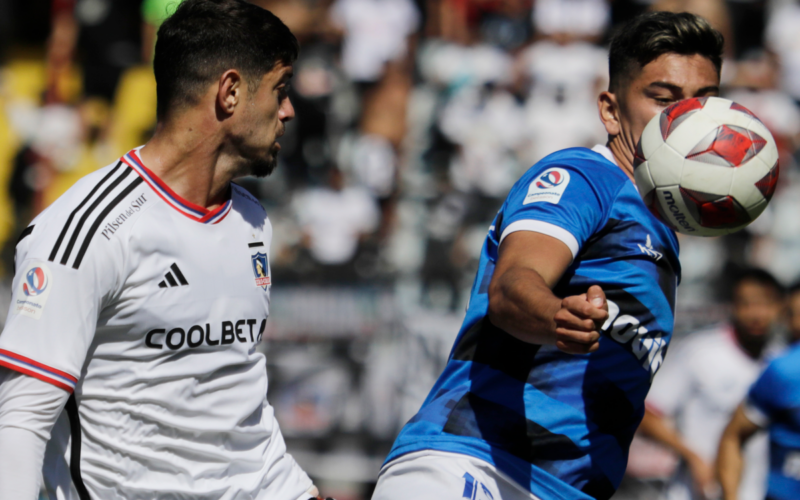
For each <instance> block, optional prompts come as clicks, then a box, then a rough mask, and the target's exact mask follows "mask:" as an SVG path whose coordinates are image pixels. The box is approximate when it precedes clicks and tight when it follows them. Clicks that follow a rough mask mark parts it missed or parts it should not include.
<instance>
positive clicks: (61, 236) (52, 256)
mask: <svg viewBox="0 0 800 500" xmlns="http://www.w3.org/2000/svg"><path fill="white" fill-rule="evenodd" d="M121 165H122V161H119V162H117V166H115V167H114V168H112V169H111V172H109V173H108V174H106V176H105V177H103V178H102V179H101V180H100V182H98V183H97V185H95V187H93V188H92V190H91V191H89V194H88V195H86V198H84V199H83V201H82V202H81V203H80V205H78V206H77V207H75V210H73V211H72V213H71V214H69V218H68V219H67V223H66V224H64V229H62V230H61V234H59V235H58V239H57V240H56V244H55V245H54V246H53V251H52V252H50V258H49V259H48V260H49V261H50V262H52V261H53V260H55V258H56V254H58V247H60V246H61V242H62V241H64V237H65V236H66V235H67V231H68V230H69V226H70V224H72V219H73V218H75V214H76V213H78V211H79V210H80V209H81V208H83V206H84V205H85V204H86V203H87V202H88V201H89V200H90V199H91V198H92V196H94V194H95V193H96V192H97V190H98V189H100V186H102V185H103V184H105V182H106V181H107V180H108V179H109V178H111V176H112V175H114V173H115V172H116V171H117V170H119V167H120V166H121Z"/></svg>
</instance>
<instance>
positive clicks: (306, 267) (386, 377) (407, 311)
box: [0, 0, 800, 500]
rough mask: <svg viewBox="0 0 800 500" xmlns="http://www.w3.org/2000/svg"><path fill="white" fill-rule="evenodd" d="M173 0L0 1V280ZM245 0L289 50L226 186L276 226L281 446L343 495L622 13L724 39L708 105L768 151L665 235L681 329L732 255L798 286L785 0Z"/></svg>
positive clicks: (151, 118)
mask: <svg viewBox="0 0 800 500" xmlns="http://www.w3.org/2000/svg"><path fill="white" fill-rule="evenodd" d="M178 1H179V0H0V61H2V65H1V66H0V186H3V188H2V189H0V248H2V253H1V254H0V256H1V257H2V259H1V260H0V262H2V267H1V268H0V278H2V279H3V280H5V282H6V283H8V282H9V281H10V279H11V276H12V270H13V255H14V246H15V241H16V236H17V235H18V234H19V233H20V231H21V230H22V229H23V228H24V227H26V225H27V224H28V223H29V222H30V220H31V219H32V218H33V217H34V216H35V215H36V214H37V213H39V212H40V211H41V210H43V209H44V208H45V207H47V205H48V204H49V203H51V202H52V201H53V200H54V199H55V198H57V197H58V196H59V195H61V194H62V193H63V192H64V191H65V190H66V189H68V188H69V187H70V186H71V185H72V184H73V183H74V182H75V181H76V180H77V179H79V178H80V177H82V176H83V175H85V174H87V173H89V172H91V171H93V170H95V169H97V168H100V167H102V166H104V165H106V164H108V163H110V162H112V161H113V160H114V159H116V158H117V157H118V156H120V155H122V154H124V153H125V152H127V151H128V150H129V149H131V148H134V147H136V146H138V145H141V144H143V143H144V142H146V141H147V139H148V137H149V135H150V134H151V133H152V131H153V130H154V127H155V118H156V117H155V81H154V78H153V75H152V69H151V67H150V61H151V59H152V54H153V47H154V44H155V39H156V33H157V29H158V26H159V25H160V23H161V22H162V21H163V20H164V19H165V18H166V17H167V16H168V15H169V13H170V12H171V11H172V9H174V6H175V5H176V3H177V2H178ZM254 2H255V3H257V4H259V5H261V6H263V7H264V8H267V9H269V10H271V11H272V12H274V13H275V14H276V15H277V16H278V17H280V18H281V19H282V20H283V21H284V22H285V23H286V24H287V25H288V26H289V27H290V28H291V30H292V31H293V32H294V33H295V35H296V36H297V38H298V39H299V41H300V45H301V53H300V58H299V59H298V61H297V62H296V64H295V68H294V72H295V76H294V81H293V83H292V89H291V93H290V97H291V100H292V102H293V104H294V107H295V110H296V118H295V119H294V120H293V121H292V122H291V123H289V124H288V126H287V130H286V134H285V135H284V137H283V138H282V140H281V145H282V150H281V157H280V166H279V168H278V169H277V170H276V172H275V173H274V174H273V175H272V176H271V177H270V178H268V179H266V180H255V179H244V180H242V181H241V184H242V185H243V186H245V187H246V188H247V189H248V190H249V191H251V192H252V193H253V194H254V195H255V196H256V197H258V198H259V199H260V200H261V201H262V203H263V204H264V206H265V207H266V208H267V210H268V213H269V216H270V219H271V221H272V224H273V226H274V229H275V230H274V241H273V247H272V258H271V265H272V272H273V281H274V283H275V288H274V290H273V296H274V297H273V307H272V313H273V317H274V321H273V320H272V319H271V321H272V322H273V323H272V326H271V327H270V328H271V330H270V332H271V335H270V338H271V341H270V342H271V344H270V346H269V347H268V350H269V351H270V357H269V359H270V370H271V375H270V377H271V379H270V380H271V382H273V383H272V384H271V387H270V391H271V396H270V399H271V401H272V402H273V404H275V405H276V407H277V408H278V410H277V411H278V416H279V420H281V423H282V426H283V428H284V429H285V431H286V434H287V438H288V440H289V444H290V449H291V448H292V447H293V446H295V447H296V449H297V450H300V451H298V452H297V454H298V460H299V461H300V462H301V463H302V464H303V465H304V466H305V467H307V468H309V469H310V472H311V473H312V475H316V476H317V477H318V478H319V477H322V478H323V482H324V479H325V478H329V479H330V481H329V482H330V484H334V485H338V486H335V488H338V490H337V489H335V488H334V489H335V491H337V492H338V493H337V495H338V496H339V498H340V500H342V499H345V500H346V499H348V498H352V499H356V498H361V495H364V494H365V493H364V492H365V491H368V486H365V487H364V486H360V484H362V483H369V482H370V481H372V480H374V476H375V474H376V472H377V467H378V466H379V465H380V462H381V459H382V455H383V454H385V451H386V446H387V445H388V444H389V443H391V440H392V438H393V436H394V434H395V433H396V432H397V430H398V429H399V426H400V425H402V423H403V421H404V419H405V418H407V417H408V416H410V414H412V413H413V412H414V411H415V410H416V408H417V405H418V404H419V402H420V401H421V399H422V398H423V397H424V395H425V394H426V392H427V390H428V388H429V387H430V384H431V383H432V382H433V380H434V379H435V376H436V375H437V374H438V371H439V370H440V369H441V367H442V366H443V361H444V359H445V358H446V356H447V352H448V349H449V347H450V345H451V343H452V340H453V338H454V337H455V334H456V332H457V329H458V326H459V323H460V319H461V315H462V314H463V308H464V305H465V302H466V300H467V295H468V294H467V293H466V292H467V290H468V287H469V286H470V284H471V280H472V278H473V276H474V272H475V269H476V265H477V258H478V256H479V252H480V247H481V245H482V241H483V238H484V237H485V234H486V230H487V228H488V226H489V224H490V222H491V220H492V218H493V216H494V214H495V212H496V210H497V209H498V208H499V206H500V204H501V203H502V201H503V199H504V198H505V195H506V194H507V192H508V190H509V189H510V187H511V186H512V185H513V183H514V182H515V180H516V179H517V178H518V177H519V176H520V175H521V174H522V173H523V172H524V171H525V170H526V169H527V168H529V167H530V166H531V165H532V164H533V163H535V162H536V161H537V160H539V159H540V158H542V157H544V156H546V155H547V154H549V153H551V152H554V151H556V150H558V149H562V148H565V147H572V146H589V147H591V146H593V145H594V144H598V143H605V131H604V130H603V128H602V126H601V124H600V121H599V120H598V118H597V107H596V96H597V94H598V92H599V91H600V90H602V89H604V88H605V87H606V85H607V51H606V48H605V46H604V44H605V43H606V42H607V40H608V39H609V36H610V34H612V33H613V30H614V29H615V28H616V27H618V26H620V24H621V23H623V22H624V21H626V20H628V19H630V18H631V17H633V16H635V15H637V14H638V13H641V12H644V11H646V10H651V9H655V10H669V11H690V12H693V13H696V14H699V15H701V16H703V17H705V18H706V19H708V20H709V21H710V22H711V23H712V25H714V26H715V27H716V28H717V29H719V30H720V31H721V32H722V33H723V34H724V35H725V38H726V53H725V55H726V60H725V63H724V65H723V74H722V83H723V95H724V96H726V97H729V98H731V99H734V100H736V101H737V102H739V103H741V104H743V105H744V106H746V107H747V108H749V109H750V110H751V111H753V112H754V113H755V114H756V115H758V116H759V117H760V118H761V119H762V121H763V122H764V123H765V124H766V125H767V127H769V128H770V130H771V131H772V133H773V135H774V136H775V138H776V140H777V143H778V145H779V149H780V155H781V160H780V165H781V173H780V180H779V183H778V188H777V192H776V194H775V197H774V198H773V200H772V203H771V204H770V206H769V207H768V209H767V211H766V212H765V213H764V214H763V215H762V216H761V217H760V218H759V219H758V220H757V221H756V222H755V223H753V224H752V225H751V226H749V227H748V229H747V230H745V231H741V232H739V233H737V234H735V235H732V236H728V237H725V238H681V262H682V267H683V280H682V285H681V287H680V291H679V309H678V317H677V322H678V327H677V330H678V334H680V333H685V332H687V331H690V330H692V329H694V328H696V327H699V326H702V325H706V324H709V323H711V322H714V321H724V320H725V319H726V318H727V314H728V309H727V307H726V306H725V301H726V299H728V298H730V293H729V292H730V288H731V282H730V279H731V276H733V275H734V271H735V270H737V269H740V268H743V267H746V266H758V267H761V268H764V269H766V270H768V271H770V272H772V273H773V274H774V275H775V276H777V278H778V280H779V281H780V282H781V284H782V285H788V284H790V283H792V282H794V281H795V280H797V279H798V278H800V259H798V258H797V257H796V256H797V255H798V252H800V217H797V215H796V214H797V213H798V212H799V211H800V166H798V160H800V156H798V151H799V150H798V147H799V146H800V30H798V29H797V27H798V26H800V2H798V1H796V0H654V1H650V0H254ZM6 286H7V285H6ZM3 293H4V294H5V295H7V292H3ZM398 374H399V375H398ZM353 408H356V410H353ZM282 412H283V415H282ZM331 436H334V437H333V438H332V437H331ZM321 437H324V438H325V439H322V438H321ZM376 443H377V444H376ZM337 453H338V455H337ZM331 456H335V457H336V460H328V458H329V457H331ZM354 471H356V472H354ZM337 481H338V482H337ZM354 484H355V485H356V486H353V485H354ZM365 488H366V489H365Z"/></svg>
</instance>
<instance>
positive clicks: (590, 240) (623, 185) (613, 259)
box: [387, 148, 680, 500]
mask: <svg viewBox="0 0 800 500" xmlns="http://www.w3.org/2000/svg"><path fill="white" fill-rule="evenodd" d="M565 174H566V175H565ZM519 221H525V222H519ZM530 221H538V222H534V224H536V223H541V222H545V223H547V224H548V225H552V226H547V227H556V228H561V229H563V230H566V232H568V233H569V235H571V236H572V237H574V242H573V243H576V244H577V248H576V249H575V250H577V252H576V253H577V255H576V258H575V260H574V261H573V263H572V264H571V265H570V267H569V268H568V269H567V271H566V272H565V273H564V275H563V277H562V278H561V280H560V281H559V283H558V284H557V286H556V287H555V288H554V290H553V291H554V293H555V294H556V295H557V296H559V297H567V296H571V295H579V294H582V293H585V292H586V290H587V289H588V288H589V287H590V286H591V285H594V284H597V285H600V286H602V287H603V290H604V291H605V293H606V296H607V298H608V300H609V314H610V318H609V320H608V321H607V322H606V324H605V325H604V327H603V331H602V336H601V339H600V348H599V349H598V350H597V351H596V352H594V353H591V354H587V355H570V354H565V353H562V352H561V351H559V350H558V349H556V348H555V347H554V346H540V345H534V344H528V343H525V342H522V341H520V340H517V339H516V338H514V337H512V336H511V335H509V334H508V333H506V332H504V331H503V330H501V329H499V328H497V327H495V326H494V325H493V324H492V323H491V322H490V321H489V319H488V317H487V309H488V295H487V291H488V288H489V283H490V281H491V278H492V274H493V272H494V266H495V262H496V260H497V250H498V245H499V240H500V238H501V236H502V235H503V232H504V230H505V229H506V228H508V227H509V226H510V225H512V224H514V223H515V222H519V223H518V224H517V226H519V225H520V224H523V225H524V224H531V222H530ZM546 234H547V233H546ZM559 239H561V240H562V241H564V240H565V239H567V240H568V239H569V238H564V237H560V238H559ZM679 266H680V264H679V262H678V242H677V238H676V236H675V233H674V232H673V231H672V230H671V229H669V228H667V227H666V226H665V225H664V224H662V223H661V222H659V221H658V220H657V219H656V218H655V217H653V216H652V215H651V214H650V212H649V211H648V210H647V208H646V207H645V205H644V203H643V202H642V200H641V198H640V196H639V193H638V192H637V190H636V187H635V186H634V184H633V183H632V182H631V181H630V180H629V179H628V177H627V176H626V175H625V174H624V173H623V171H622V170H621V169H620V168H619V167H617V166H616V165H615V164H613V163H611V162H610V161H609V160H607V159H606V158H605V157H603V156H602V155H601V154H599V153H596V152H594V151H592V150H589V149H585V148H572V149H566V150H563V151H559V152H557V153H554V154H552V155H550V156H548V157H546V158H544V159H543V160H541V161H540V162H539V163H537V164H536V165H534V166H533V167H532V168H531V169H530V170H528V172H527V173H526V174H525V175H524V176H523V177H522V178H521V179H520V180H519V181H518V182H517V183H516V184H515V185H514V187H513V188H512V189H511V192H510V193H509V195H508V197H507V198H506V201H505V203H504V204H503V206H502V207H501V209H500V211H499V212H498V214H497V216H496V217H495V220H494V223H493V225H492V226H491V227H490V228H489V233H488V235H487V237H486V240H485V243H484V245H483V250H482V252H481V259H480V266H479V269H478V273H477V276H476V277H475V282H474V284H473V287H472V292H471V296H470V303H469V307H468V308H467V314H466V318H465V319H464V323H463V325H462V327H461V330H460V332H459V334H458V337H457V338H456V342H455V344H454V346H453V349H452V351H451V353H450V358H449V360H448V363H447V366H446V367H445V369H444V372H443V373H442V375H441V376H440V377H439V380H438V381H437V382H436V384H435V385H434V387H433V389H432V390H431V392H430V394H429V395H428V397H427V399H426V400H425V402H424V403H423V405H422V408H421V409H420V411H419V412H418V413H417V414H416V415H415V416H414V417H413V418H412V419H411V420H410V421H409V422H408V423H407V424H406V425H405V427H404V428H403V430H402V431H401V432H400V435H399V436H398V437H397V440H396V441H395V443H394V446H393V448H392V451H391V452H390V454H389V456H388V457H387V463H388V462H390V461H391V460H393V459H395V458H397V457H399V456H401V455H403V454H406V453H411V452H414V451H420V450H425V449H434V450H441V451H447V452H456V453H462V454H466V455H471V456H474V457H477V458H479V459H481V460H484V461H486V462H489V463H490V464H493V465H494V466H495V467H496V468H498V469H499V470H501V471H502V472H504V473H506V474H507V475H508V476H510V477H511V478H512V479H514V480H515V481H517V482H518V483H519V484H520V485H522V486H523V487H525V488H529V489H530V491H531V492H532V493H533V494H535V495H537V496H538V497H540V498H542V500H550V499H564V500H575V499H590V498H594V499H607V498H609V497H611V495H612V494H613V493H614V491H615V490H616V488H617V487H618V486H619V483H620V481H621V479H622V476H623V473H624V471H625V467H626V464H627V457H628V448H629V446H630V442H631V439H632V438H633V434H634V432H635V430H636V428H637V427H638V425H639V423H640V421H641V419H642V416H643V414H644V400H645V396H646V394H647V391H648V390H649V388H650V382H651V380H652V377H653V375H654V374H655V372H656V370H657V369H658V367H659V366H660V365H661V362H662V361H663V356H664V355H665V354H666V350H667V345H668V343H669V340H670V337H671V335H672V327H673V320H674V305H675V304H674V300H675V293H676V287H677V281H678V278H679V274H680V267H679Z"/></svg>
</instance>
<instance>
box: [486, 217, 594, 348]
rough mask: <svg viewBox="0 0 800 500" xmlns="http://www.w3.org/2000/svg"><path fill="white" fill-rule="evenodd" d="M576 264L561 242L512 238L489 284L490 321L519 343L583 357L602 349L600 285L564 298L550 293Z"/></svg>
mask: <svg viewBox="0 0 800 500" xmlns="http://www.w3.org/2000/svg"><path fill="white" fill-rule="evenodd" d="M571 262H572V253H571V251H570V250H569V248H568V247H567V246H566V245H565V244H564V243H562V242H561V241H560V240H558V239H556V238H553V237H551V236H547V235H544V234H540V233H535V232H518V233H512V234H510V235H508V236H507V237H506V239H505V240H504V241H503V244H502V245H501V247H500V251H499V256H498V260H497V265H496V267H495V272H494V276H493V277H492V282H491V284H490V285H489V319H490V320H491V321H492V323H493V324H495V325H496V326H498V327H500V328H502V329H503V330H505V331H507V332H508V333H509V334H511V335H513V336H515V337H517V338H518V339H520V340H522V341H524V342H529V343H534V344H551V345H553V344H554V345H556V346H557V347H558V348H559V349H561V350H562V351H565V352H568V353H573V354H580V353H587V352H592V351H594V350H596V349H597V348H598V347H599V343H598V341H599V338H600V333H599V329H600V326H601V325H602V324H603V322H604V321H605V320H606V319H607V318H608V304H607V303H606V300H605V295H604V294H603V291H602V289H601V288H600V287H599V286H592V287H590V288H589V290H588V291H587V293H585V294H582V295H578V296H572V297H566V298H563V299H562V298H560V297H557V296H556V295H555V294H553V292H552V288H553V287H554V286H555V284H556V283H558V280H559V279H560V278H561V276H562V275H563V274H564V271H566V269H567V267H568V266H569V265H570V263H571Z"/></svg>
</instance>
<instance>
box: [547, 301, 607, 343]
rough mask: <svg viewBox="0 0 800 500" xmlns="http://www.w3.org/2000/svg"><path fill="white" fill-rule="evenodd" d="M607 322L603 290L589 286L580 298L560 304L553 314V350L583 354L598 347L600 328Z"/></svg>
mask: <svg viewBox="0 0 800 500" xmlns="http://www.w3.org/2000/svg"><path fill="white" fill-rule="evenodd" d="M607 318H608V302H607V301H606V294H605V293H603V289H602V288H600V287H599V286H597V285H592V286H591V287H589V290H588V291H587V292H586V293H584V294H582V295H574V296H572V297H567V298H565V299H564V300H562V301H561V309H559V311H558V312H557V313H556V315H555V317H554V319H555V322H556V347H558V348H559V349H561V350H562V351H564V352H566V353H569V354H586V353H589V352H594V351H596V350H597V349H598V348H599V347H600V328H601V327H602V326H603V323H604V322H605V321H606V319H607Z"/></svg>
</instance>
